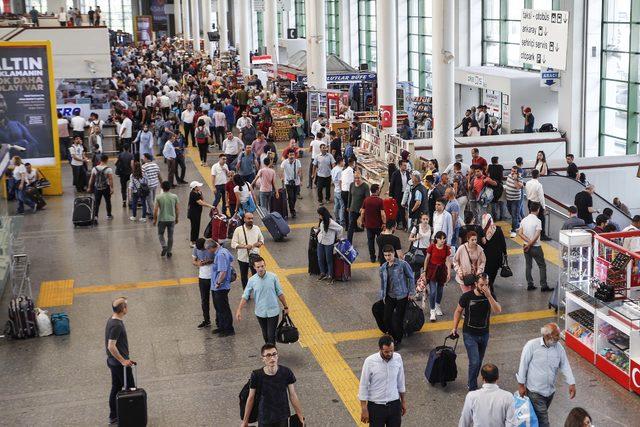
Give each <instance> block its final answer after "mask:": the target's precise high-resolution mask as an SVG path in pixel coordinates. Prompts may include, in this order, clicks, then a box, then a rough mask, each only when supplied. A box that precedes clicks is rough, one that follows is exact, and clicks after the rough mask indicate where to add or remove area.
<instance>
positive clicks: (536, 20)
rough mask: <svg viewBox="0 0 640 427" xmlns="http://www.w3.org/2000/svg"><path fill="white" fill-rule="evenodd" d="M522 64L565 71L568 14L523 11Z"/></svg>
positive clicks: (521, 35) (531, 10) (548, 11)
mask: <svg viewBox="0 0 640 427" xmlns="http://www.w3.org/2000/svg"><path fill="white" fill-rule="evenodd" d="M520 23H521V30H520V61H521V62H522V63H523V64H529V65H535V66H539V67H542V68H555V69H557V70H564V69H565V68H566V63H567V38H568V33H569V12H566V11H555V10H554V11H552V10H537V9H523V10H522V19H521V21H520Z"/></svg>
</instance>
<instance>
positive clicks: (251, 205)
mask: <svg viewBox="0 0 640 427" xmlns="http://www.w3.org/2000/svg"><path fill="white" fill-rule="evenodd" d="M243 207H244V210H245V212H251V213H254V212H255V211H256V209H257V206H256V202H255V201H254V200H253V196H249V198H248V199H247V201H246V202H245V203H244V206H243Z"/></svg>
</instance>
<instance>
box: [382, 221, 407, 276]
mask: <svg viewBox="0 0 640 427" xmlns="http://www.w3.org/2000/svg"><path fill="white" fill-rule="evenodd" d="M395 231H396V222H395V221H394V220H392V219H388V220H387V222H386V223H385V224H384V229H383V230H382V233H380V235H379V236H378V238H377V239H376V241H377V243H378V262H380V265H382V264H384V263H385V259H384V253H383V252H382V248H384V247H385V246H387V245H391V246H393V250H394V251H395V256H396V258H402V243H401V242H400V238H399V237H398V236H396V235H394V234H393V233H394V232H395Z"/></svg>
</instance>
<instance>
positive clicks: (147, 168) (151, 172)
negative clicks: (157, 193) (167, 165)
mask: <svg viewBox="0 0 640 427" xmlns="http://www.w3.org/2000/svg"><path fill="white" fill-rule="evenodd" d="M142 176H144V177H145V179H146V180H147V185H148V186H149V187H150V188H156V187H157V186H158V185H160V166H158V164H157V163H156V162H148V163H145V164H143V165H142Z"/></svg>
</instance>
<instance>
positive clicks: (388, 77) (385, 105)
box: [376, 0, 398, 134]
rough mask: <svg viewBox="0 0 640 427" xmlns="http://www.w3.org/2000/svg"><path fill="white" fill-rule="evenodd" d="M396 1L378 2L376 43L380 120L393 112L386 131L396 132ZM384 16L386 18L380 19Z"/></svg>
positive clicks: (385, 128)
mask: <svg viewBox="0 0 640 427" xmlns="http://www.w3.org/2000/svg"><path fill="white" fill-rule="evenodd" d="M396 13H397V9H396V2H395V1H380V0H378V1H377V2H376V16H378V19H376V33H377V34H376V44H377V48H376V49H377V58H378V61H377V70H378V109H379V110H380V114H381V117H380V121H381V122H383V121H384V119H383V116H382V115H383V114H385V113H386V114H389V113H390V114H391V121H390V123H389V125H390V126H385V127H384V131H385V132H388V133H392V134H393V133H396V129H397V127H398V123H397V119H396V113H397V111H396V110H397V107H396V83H397V82H398V61H397V60H396V57H397V56H398V53H397V52H398V43H397V41H398V32H397V25H396V22H397V21H396ZM380 17H384V19H380Z"/></svg>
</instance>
